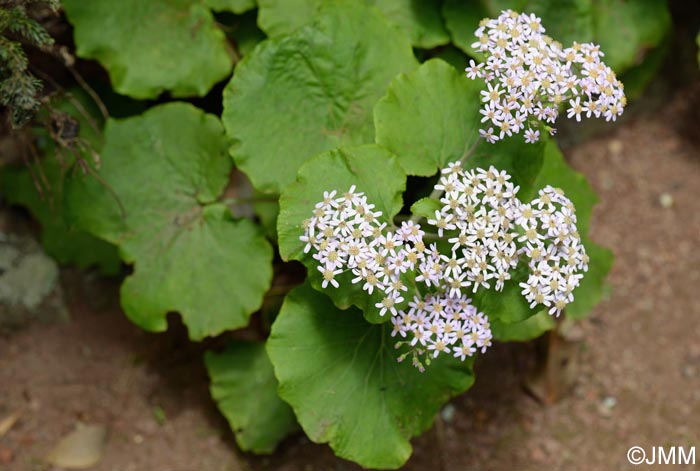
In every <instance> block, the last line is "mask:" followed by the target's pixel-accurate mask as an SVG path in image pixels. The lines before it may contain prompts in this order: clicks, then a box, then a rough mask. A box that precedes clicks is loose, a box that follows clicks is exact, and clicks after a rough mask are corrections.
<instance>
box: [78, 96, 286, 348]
mask: <svg viewBox="0 0 700 471" xmlns="http://www.w3.org/2000/svg"><path fill="white" fill-rule="evenodd" d="M226 147H227V141H226V138H225V136H224V132H223V128H222V126H221V123H220V122H219V120H218V119H217V118H216V117H215V116H212V115H208V114H205V113H204V112H202V111H200V110H198V109H197V108H195V107H193V106H191V105H189V104H185V103H169V104H165V105H160V106H156V107H154V108H151V109H150V110H149V111H147V112H146V113H144V114H143V115H141V116H137V117H134V118H129V119H124V120H110V121H108V122H107V126H106V129H105V145H104V148H103V151H102V168H101V169H100V173H99V175H100V177H101V179H102V180H103V182H104V184H102V183H101V182H99V181H97V180H96V179H94V178H91V177H90V176H89V175H88V176H87V177H84V178H75V179H74V180H73V181H71V184H70V186H69V188H68V192H67V193H68V194H67V199H68V210H69V215H70V217H71V218H72V219H73V220H74V221H75V223H76V224H77V225H78V226H79V227H81V228H85V229H87V230H89V231H90V232H92V233H93V234H95V235H97V236H99V237H101V238H103V239H105V240H107V241H110V242H112V243H114V244H117V245H118V246H119V248H120V250H121V254H122V258H123V259H124V260H125V261H126V262H127V263H133V264H134V273H133V274H132V275H131V276H129V277H128V278H127V279H126V280H125V282H124V284H123V285H122V290H121V300H122V306H123V308H124V311H125V312H126V314H127V316H129V318H131V319H132V321H134V322H135V323H136V324H138V325H139V326H141V327H143V328H144V329H146V330H152V331H162V330H165V329H166V328H167V322H166V318H165V316H166V314H167V313H168V312H169V311H177V312H179V313H180V314H181V315H182V317H183V321H184V323H185V324H186V325H187V327H188V329H189V334H190V337H191V338H192V339H195V340H198V339H201V338H203V337H204V336H207V335H216V334H218V333H220V332H222V331H224V330H227V329H234V328H238V327H242V326H245V325H246V324H247V323H248V317H249V316H250V314H251V313H253V312H254V311H256V310H257V309H258V308H259V307H260V305H261V303H262V297H263V294H264V293H265V291H266V290H267V288H268V286H269V284H270V281H271V278H272V269H271V261H272V249H271V247H270V245H269V243H268V242H267V241H266V240H265V238H264V236H263V235H262V233H261V230H260V229H259V228H258V227H257V226H255V225H254V224H253V223H252V222H250V221H248V220H240V221H233V220H232V218H231V215H230V211H229V210H228V208H226V207H225V206H223V205H221V204H219V203H217V199H218V197H219V196H220V195H221V193H222V191H223V189H224V186H225V185H226V183H227V182H228V175H229V172H230V170H231V161H230V159H229V158H228V157H227V156H226ZM122 210H123V212H122Z"/></svg>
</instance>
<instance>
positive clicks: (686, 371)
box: [683, 365, 695, 378]
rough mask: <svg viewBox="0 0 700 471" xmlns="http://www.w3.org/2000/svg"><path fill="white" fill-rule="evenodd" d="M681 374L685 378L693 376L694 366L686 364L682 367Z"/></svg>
mask: <svg viewBox="0 0 700 471" xmlns="http://www.w3.org/2000/svg"><path fill="white" fill-rule="evenodd" d="M683 376H685V377H686V378H692V377H693V376H695V367H693V366H692V365H686V366H684V367H683Z"/></svg>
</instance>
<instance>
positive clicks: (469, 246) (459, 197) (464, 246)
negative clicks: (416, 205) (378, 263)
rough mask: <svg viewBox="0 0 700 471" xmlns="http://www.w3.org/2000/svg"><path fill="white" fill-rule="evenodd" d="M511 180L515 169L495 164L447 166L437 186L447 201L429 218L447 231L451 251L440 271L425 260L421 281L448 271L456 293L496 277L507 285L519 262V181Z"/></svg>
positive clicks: (498, 283) (445, 281)
mask: <svg viewBox="0 0 700 471" xmlns="http://www.w3.org/2000/svg"><path fill="white" fill-rule="evenodd" d="M509 180H510V175H508V174H507V173H506V172H505V171H502V172H499V171H498V170H497V169H496V168H495V167H493V166H492V167H490V168H489V169H488V170H483V169H480V168H479V169H475V170H469V171H465V170H463V169H462V167H461V165H460V164H459V163H454V164H450V166H449V167H448V168H446V169H444V170H443V171H442V175H441V178H440V181H439V182H438V184H437V185H436V186H435V188H436V189H438V190H442V191H443V192H444V193H443V196H442V198H440V202H441V203H442V204H443V206H442V208H441V209H440V210H439V211H435V216H434V219H428V224H431V225H433V226H435V227H436V228H437V233H438V236H439V237H442V236H443V235H444V234H447V242H449V243H450V244H452V245H451V249H450V250H451V252H450V254H449V255H444V254H443V255H440V264H439V271H437V270H435V269H430V267H427V269H426V271H423V266H421V267H420V268H421V271H420V274H419V276H418V277H417V278H416V280H417V281H422V280H427V281H433V282H437V281H440V280H439V277H442V279H443V284H444V285H445V286H446V287H447V289H448V291H449V293H450V295H451V296H456V297H459V296H461V295H462V290H463V289H464V288H470V287H471V290H472V292H476V291H477V289H478V288H479V287H482V286H483V287H484V288H487V289H488V288H490V287H491V284H492V283H493V284H494V285H495V289H497V290H499V291H500V290H502V289H503V284H504V283H505V281H506V280H509V279H510V271H511V270H512V269H513V268H515V266H516V265H517V264H518V254H517V247H516V245H515V237H516V234H515V233H514V232H512V230H513V217H514V215H515V211H516V210H517V207H518V204H519V200H518V199H517V198H516V194H517V193H518V190H519V187H517V186H514V185H513V183H512V182H510V181H509ZM436 272H437V273H436Z"/></svg>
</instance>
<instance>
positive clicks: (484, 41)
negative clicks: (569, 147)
mask: <svg viewBox="0 0 700 471" xmlns="http://www.w3.org/2000/svg"><path fill="white" fill-rule="evenodd" d="M544 33H545V29H544V27H542V24H541V20H540V18H538V17H536V16H535V15H533V14H530V15H527V14H524V13H523V14H520V15H518V14H517V13H515V12H513V11H511V10H506V11H503V12H502V13H501V15H500V16H499V17H498V18H495V19H484V20H482V22H481V23H480V25H479V28H478V29H477V30H476V32H475V35H476V36H477V37H478V38H479V40H478V41H477V42H475V43H474V44H472V47H473V48H475V49H477V50H478V51H480V52H482V53H484V54H485V55H486V62H485V63H481V64H476V63H474V61H470V65H469V67H467V69H466V72H467V77H469V78H471V79H475V78H477V77H480V78H483V79H484V80H485V81H486V84H487V90H484V91H482V92H481V94H482V101H483V108H482V109H481V111H480V112H481V114H482V115H483V118H482V120H481V122H482V123H487V124H486V127H487V129H485V130H484V129H482V130H480V131H479V132H480V134H481V135H482V137H484V138H485V139H486V140H487V141H488V142H491V143H493V142H496V141H497V140H499V139H503V138H504V137H505V136H511V135H513V134H517V133H519V132H520V131H523V130H524V136H525V141H526V142H528V143H534V142H536V141H537V140H538V139H539V137H540V132H539V130H537V128H538V122H546V123H549V124H552V123H554V121H555V120H556V119H557V116H558V114H559V108H560V105H562V104H565V103H567V101H568V108H567V116H568V117H569V118H572V117H575V118H576V120H577V121H581V116H582V115H585V116H586V117H587V118H590V117H591V116H595V117H596V118H598V117H603V118H605V120H606V121H610V120H613V121H614V120H615V119H616V118H617V116H619V115H621V114H622V111H623V109H624V107H625V105H626V103H627V101H626V97H625V94H624V90H623V85H622V83H621V82H620V81H618V80H617V77H616V76H615V73H614V72H613V71H612V70H611V69H610V67H608V66H607V65H605V63H604V62H602V60H601V58H602V57H603V55H604V54H603V53H602V52H601V50H600V46H597V45H595V44H592V43H585V44H580V43H574V44H573V45H572V46H571V47H568V48H565V49H564V48H562V45H561V44H559V43H558V42H556V41H554V40H552V38H550V37H549V36H547V35H545V34H544ZM547 127H548V128H549V129H550V132H551V133H552V134H553V133H554V132H556V130H555V129H553V128H551V126H547Z"/></svg>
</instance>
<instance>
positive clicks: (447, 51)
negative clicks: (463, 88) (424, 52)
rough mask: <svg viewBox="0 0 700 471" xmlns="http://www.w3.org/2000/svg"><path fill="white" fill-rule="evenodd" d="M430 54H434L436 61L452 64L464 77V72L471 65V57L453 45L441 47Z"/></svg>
mask: <svg viewBox="0 0 700 471" xmlns="http://www.w3.org/2000/svg"><path fill="white" fill-rule="evenodd" d="M430 53H431V54H433V57H435V58H436V59H442V60H444V61H445V62H447V63H448V64H450V65H451V66H452V67H454V68H455V69H457V70H458V71H459V73H460V74H462V75H464V70H465V69H466V68H467V66H468V65H469V57H468V56H467V55H466V54H465V53H464V51H462V50H461V49H457V48H456V47H455V46H453V45H452V44H449V45H447V46H445V47H441V48H440V49H438V50H437V51H435V52H433V51H430Z"/></svg>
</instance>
